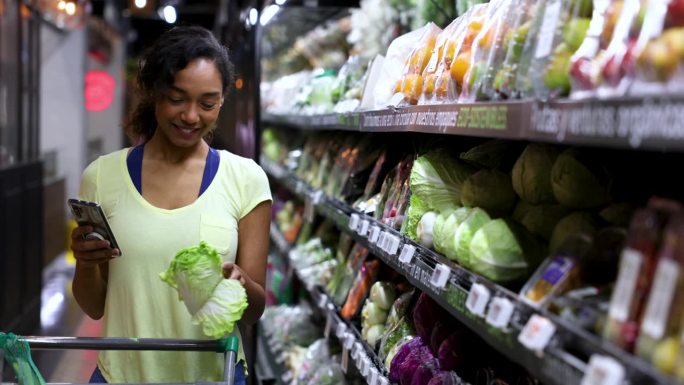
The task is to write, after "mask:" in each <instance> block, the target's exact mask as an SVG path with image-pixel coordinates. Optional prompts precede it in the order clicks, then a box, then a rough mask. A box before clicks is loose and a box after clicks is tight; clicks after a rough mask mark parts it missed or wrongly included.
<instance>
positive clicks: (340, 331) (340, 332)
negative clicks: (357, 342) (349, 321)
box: [335, 322, 347, 340]
mask: <svg viewBox="0 0 684 385" xmlns="http://www.w3.org/2000/svg"><path fill="white" fill-rule="evenodd" d="M346 333H347V325H345V324H344V323H342V322H340V323H338V324H337V329H336V330H335V335H336V336H337V338H338V339H339V340H343V338H344V335H345V334H346Z"/></svg>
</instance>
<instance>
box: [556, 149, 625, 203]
mask: <svg viewBox="0 0 684 385" xmlns="http://www.w3.org/2000/svg"><path fill="white" fill-rule="evenodd" d="M611 183H612V180H611V178H610V176H609V175H608V172H607V170H606V169H605V167H604V166H603V165H602V164H601V163H600V162H599V161H598V160H596V159H594V158H593V157H592V155H591V154H590V153H588V152H586V151H580V150H578V149H576V148H570V149H567V150H565V151H563V153H561V154H560V155H559V156H558V159H556V162H555V163H554V164H553V168H552V169H551V184H552V186H553V193H554V195H555V196H556V199H558V202H560V204H562V205H564V206H567V207H570V208H576V209H588V208H595V207H599V206H602V205H604V204H606V203H608V202H609V201H610V186H611Z"/></svg>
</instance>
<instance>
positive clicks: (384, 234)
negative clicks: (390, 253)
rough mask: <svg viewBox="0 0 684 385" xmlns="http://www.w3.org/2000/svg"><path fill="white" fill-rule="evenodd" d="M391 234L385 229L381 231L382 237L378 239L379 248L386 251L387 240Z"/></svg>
mask: <svg viewBox="0 0 684 385" xmlns="http://www.w3.org/2000/svg"><path fill="white" fill-rule="evenodd" d="M389 236H390V235H389V234H388V233H387V232H385V231H383V232H382V233H380V238H379V239H378V248H379V249H380V250H382V251H385V248H387V240H388V238H389Z"/></svg>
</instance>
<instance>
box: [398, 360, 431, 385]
mask: <svg viewBox="0 0 684 385" xmlns="http://www.w3.org/2000/svg"><path fill="white" fill-rule="evenodd" d="M438 365H439V364H438V363H437V360H435V359H434V358H432V359H431V360H428V361H424V362H423V363H422V364H420V366H418V369H416V371H415V372H414V373H413V377H411V384H410V385H428V383H429V382H430V380H432V377H434V376H435V375H436V374H437V373H438V372H439V368H438ZM402 385H403V384H402Z"/></svg>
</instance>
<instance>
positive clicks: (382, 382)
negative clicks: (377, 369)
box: [378, 376, 390, 385]
mask: <svg viewBox="0 0 684 385" xmlns="http://www.w3.org/2000/svg"><path fill="white" fill-rule="evenodd" d="M378 385H390V383H389V380H388V379H387V377H385V376H380V378H379V380H378Z"/></svg>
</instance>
